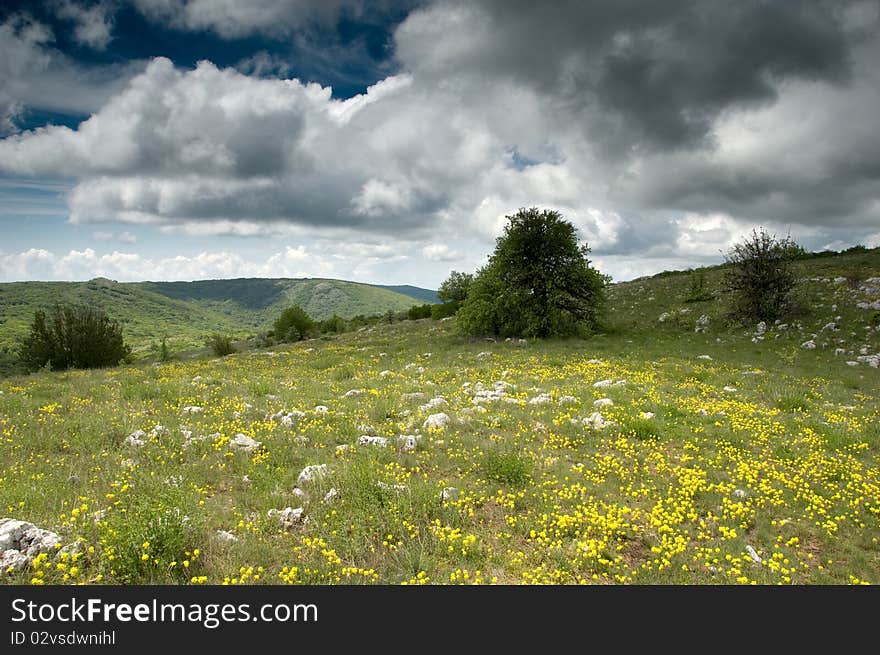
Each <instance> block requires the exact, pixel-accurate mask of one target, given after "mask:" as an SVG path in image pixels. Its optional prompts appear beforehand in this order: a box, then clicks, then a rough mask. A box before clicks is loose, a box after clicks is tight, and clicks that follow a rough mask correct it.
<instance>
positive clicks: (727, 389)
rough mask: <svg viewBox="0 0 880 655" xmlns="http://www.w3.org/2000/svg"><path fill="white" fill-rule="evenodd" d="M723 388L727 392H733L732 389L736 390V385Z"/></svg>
mask: <svg viewBox="0 0 880 655" xmlns="http://www.w3.org/2000/svg"><path fill="white" fill-rule="evenodd" d="M724 390H725V391H727V392H729V393H733V392H734V391H736V387H724Z"/></svg>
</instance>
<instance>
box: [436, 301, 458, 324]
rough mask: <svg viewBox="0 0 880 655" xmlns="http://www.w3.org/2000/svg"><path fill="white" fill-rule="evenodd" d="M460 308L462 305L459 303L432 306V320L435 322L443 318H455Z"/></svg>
mask: <svg viewBox="0 0 880 655" xmlns="http://www.w3.org/2000/svg"><path fill="white" fill-rule="evenodd" d="M460 308H461V303H460V302H458V301H453V302H443V303H439V304H437V305H431V318H433V319H434V320H435V321H439V320H440V319H441V318H446V317H448V316H454V315H455V313H456V312H458V310H459V309H460Z"/></svg>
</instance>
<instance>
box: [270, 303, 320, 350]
mask: <svg viewBox="0 0 880 655" xmlns="http://www.w3.org/2000/svg"><path fill="white" fill-rule="evenodd" d="M272 332H273V335H274V337H275V339H276V340H278V341H300V340H301V339H306V338H308V337H310V336H312V335H313V333H314V332H315V322H314V321H313V320H312V318H311V317H310V316H309V315H308V314H307V313H306V310H304V309H303V308H302V307H300V306H299V305H291V306H290V307H288V308H287V309H285V310H284V311H283V312H281V316H279V317H278V318H277V319H275V323H274V324H273V325H272Z"/></svg>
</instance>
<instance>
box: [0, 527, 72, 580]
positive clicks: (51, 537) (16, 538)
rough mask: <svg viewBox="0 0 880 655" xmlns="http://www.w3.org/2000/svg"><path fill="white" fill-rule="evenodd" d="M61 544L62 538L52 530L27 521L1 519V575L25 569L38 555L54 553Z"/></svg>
mask: <svg viewBox="0 0 880 655" xmlns="http://www.w3.org/2000/svg"><path fill="white" fill-rule="evenodd" d="M60 544H61V537H59V536H58V535H57V534H56V533H54V532H51V531H50V530H44V529H43V528H38V527H37V526H35V525H34V524H33V523H28V522H27V521H19V520H17V519H12V518H3V519H0V574H3V573H4V572H6V570H8V569H10V568H11V569H12V570H19V569H22V568H24V567H25V566H27V565H28V564H30V563H31V562H32V561H33V560H34V558H35V557H36V556H37V555H39V554H40V553H47V552H50V551H53V550H55V549H56V547H57V546H58V545H60Z"/></svg>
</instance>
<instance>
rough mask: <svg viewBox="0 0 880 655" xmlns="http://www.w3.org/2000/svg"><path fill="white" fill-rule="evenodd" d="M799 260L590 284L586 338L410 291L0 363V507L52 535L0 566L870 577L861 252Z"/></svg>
mask: <svg viewBox="0 0 880 655" xmlns="http://www.w3.org/2000/svg"><path fill="white" fill-rule="evenodd" d="M808 264H809V265H810V267H809V268H808V269H804V270H805V271H808V272H807V273H805V272H804V271H802V276H803V277H802V284H801V285H800V291H799V293H800V294H802V296H803V298H804V299H806V300H807V301H809V309H804V310H803V311H802V313H801V314H800V315H799V316H798V317H796V318H794V319H793V320H792V321H790V322H789V323H780V324H778V325H767V326H763V327H762V328H759V327H758V326H746V327H737V326H730V325H728V324H726V323H724V322H723V320H722V318H721V316H722V314H723V310H724V303H723V297H722V295H723V294H720V292H718V289H717V285H718V275H717V271H714V272H712V271H710V272H709V274H708V278H707V279H708V288H709V289H710V290H712V291H713V292H716V293H713V294H709V295H711V296H713V299H711V300H708V299H707V300H702V301H699V302H686V299H687V293H688V291H687V287H688V280H689V278H688V276H687V275H683V274H677V275H660V276H655V277H654V278H651V279H644V280H638V281H635V282H630V283H625V284H619V285H615V286H614V287H613V288H612V290H611V298H610V305H611V308H610V318H609V324H608V329H607V331H606V332H605V333H603V334H600V335H596V336H594V337H592V338H590V339H586V340H575V339H572V340H548V341H542V342H533V341H525V342H524V341H520V340H512V341H501V340H499V341H485V340H469V339H464V338H462V337H460V336H457V335H456V334H455V332H454V321H453V320H443V321H432V320H429V319H426V320H420V321H411V322H400V323H394V324H388V325H379V326H376V327H373V328H368V329H363V330H361V331H358V332H354V333H350V334H344V335H340V336H338V337H333V338H329V337H328V338H324V339H313V340H310V341H306V342H300V343H297V344H292V345H283V346H274V347H272V349H262V350H260V349H257V350H252V351H249V352H244V353H239V354H234V355H230V356H227V357H224V358H221V359H208V358H204V359H197V360H188V361H177V362H170V363H164V364H162V363H155V364H144V363H141V364H139V365H130V366H123V367H120V368H116V369H108V370H99V371H71V372H64V373H39V374H35V375H31V376H26V377H14V378H9V379H5V380H0V444H2V455H0V462H2V470H0V516H5V517H11V518H15V519H20V520H26V521H29V522H31V523H34V524H35V525H37V526H39V527H41V528H46V529H49V530H52V531H54V532H56V533H57V534H58V535H59V537H60V542H59V544H58V546H57V547H56V548H55V549H53V550H52V551H50V552H48V553H44V554H41V555H39V556H37V558H36V559H35V560H34V561H33V563H31V564H30V565H28V566H26V567H24V568H21V569H19V570H12V569H10V570H9V571H7V572H6V573H3V574H0V575H2V577H0V581H2V582H3V583H18V584H51V583H123V584H132V583H138V584H158V583H180V584H338V583H342V584H377V583H378V584H450V583H451V584H480V583H486V584H491V583H498V584H519V583H526V584H531V583H539V584H542V583H549V584H576V583H587V584H630V583H635V584H657V583H662V584H777V583H779V584H858V583H863V582H867V583H878V582H880V542H878V540H880V467H878V460H880V457H878V456H880V391H878V390H880V369H878V368H876V366H875V365H872V361H875V360H872V359H871V357H872V356H873V355H876V354H877V353H878V351H880V321H878V320H877V313H876V312H874V311H873V310H871V309H865V308H863V307H859V303H865V302H873V301H874V300H876V298H877V296H880V290H877V289H876V287H878V286H880V284H877V283H876V281H874V280H872V276H874V277H876V276H880V266H878V261H877V255H876V254H874V255H870V256H868V255H858V256H855V255H854V256H853V257H852V258H850V259H846V258H838V259H835V260H834V261H833V262H831V261H830V260H829V261H828V262H824V261H823V260H817V261H815V262H808ZM826 265H827V268H823V266H826ZM841 271H843V272H844V273H845V274H848V277H846V276H845V275H841ZM839 277H843V278H844V279H843V280H841V279H839ZM703 317H705V319H704V318H703ZM829 324H833V326H829ZM807 342H812V343H813V345H814V346H815V347H813V348H811V347H808V346H805V344H806V343H807ZM848 362H849V363H848Z"/></svg>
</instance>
